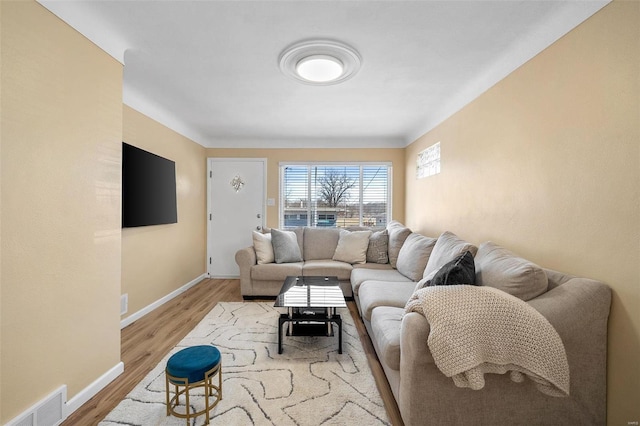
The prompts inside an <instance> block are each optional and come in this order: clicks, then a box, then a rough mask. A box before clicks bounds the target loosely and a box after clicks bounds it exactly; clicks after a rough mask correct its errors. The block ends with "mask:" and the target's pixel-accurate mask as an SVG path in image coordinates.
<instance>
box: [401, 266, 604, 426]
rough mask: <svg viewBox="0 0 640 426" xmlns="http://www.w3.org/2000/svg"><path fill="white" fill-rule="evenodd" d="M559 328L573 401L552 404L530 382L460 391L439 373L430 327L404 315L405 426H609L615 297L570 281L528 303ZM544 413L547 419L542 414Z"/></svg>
mask: <svg viewBox="0 0 640 426" xmlns="http://www.w3.org/2000/svg"><path fill="white" fill-rule="evenodd" d="M527 303H529V304H530V305H531V306H532V307H533V308H535V309H536V310H537V311H538V312H540V313H541V314H542V315H543V316H544V317H545V318H546V319H547V320H548V321H549V322H550V323H551V325H553V327H554V328H555V329H556V331H557V332H558V334H559V335H560V338H561V339H562V342H563V344H564V347H565V351H566V354H567V360H568V362H569V370H570V371H569V374H570V385H571V388H570V396H569V397H568V398H553V397H549V396H547V395H544V394H543V393H541V392H539V391H538V390H537V389H536V388H535V386H533V385H532V384H531V383H518V384H516V383H513V382H511V380H510V379H509V378H508V377H507V376H506V375H497V374H488V375H486V376H485V380H486V386H485V388H483V389H482V390H481V391H473V390H470V389H463V388H457V387H456V386H455V385H454V384H453V381H452V380H451V379H450V378H447V377H446V376H445V375H444V374H442V373H441V372H440V370H438V368H437V366H436V365H435V362H434V360H433V357H432V355H431V351H430V350H429V347H428V346H427V339H428V337H429V333H430V331H431V327H430V325H429V323H428V321H427V320H426V318H425V317H424V316H422V315H420V314H418V313H415V312H412V313H409V314H406V315H405V316H404V318H403V320H402V325H401V335H400V389H399V401H398V406H399V408H400V412H401V413H402V418H403V421H404V423H405V425H407V426H411V425H420V424H432V425H448V424H461V423H463V422H468V421H470V419H473V420H475V421H477V422H478V424H509V423H520V424H531V425H534V424H553V423H554V422H557V424H605V423H606V389H607V386H606V373H607V368H606V366H607V323H608V318H609V310H610V305H611V290H610V289H609V287H608V286H607V285H605V284H603V283H601V282H598V281H594V280H590V279H585V278H570V279H569V280H567V281H566V282H564V283H562V284H560V285H558V286H557V287H555V288H553V289H551V290H549V291H548V292H546V293H543V294H542V295H540V296H538V297H537V298H535V299H532V300H530V301H529V302H527ZM541 413H544V414H541Z"/></svg>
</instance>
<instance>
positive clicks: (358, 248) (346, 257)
mask: <svg viewBox="0 0 640 426" xmlns="http://www.w3.org/2000/svg"><path fill="white" fill-rule="evenodd" d="M369 237H371V231H355V232H349V231H345V230H341V231H340V239H339V240H338V246H337V247H336V251H335V253H334V254H333V260H339V261H341V262H346V263H351V264H354V263H365V262H366V261H367V248H368V247H369Z"/></svg>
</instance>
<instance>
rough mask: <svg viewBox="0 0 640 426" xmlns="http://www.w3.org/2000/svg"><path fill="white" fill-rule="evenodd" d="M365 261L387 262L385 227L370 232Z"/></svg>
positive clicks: (386, 234) (387, 240)
mask: <svg viewBox="0 0 640 426" xmlns="http://www.w3.org/2000/svg"><path fill="white" fill-rule="evenodd" d="M367 262H370V263H389V232H388V231H387V230H386V229H383V230H381V231H376V232H374V233H373V234H371V237H370V238H369V247H368V248H367Z"/></svg>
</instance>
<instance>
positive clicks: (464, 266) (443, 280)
mask: <svg viewBox="0 0 640 426" xmlns="http://www.w3.org/2000/svg"><path fill="white" fill-rule="evenodd" d="M460 284H467V285H476V267H475V263H474V261H473V255H472V254H471V252H470V251H469V250H467V251H465V252H464V253H462V254H461V255H460V256H458V257H456V258H455V259H453V260H452V261H451V262H449V263H446V264H445V265H443V266H442V268H440V269H439V270H438V272H436V274H435V275H434V276H433V278H432V279H431V280H430V281H427V283H426V285H425V287H426V286H433V285H460Z"/></svg>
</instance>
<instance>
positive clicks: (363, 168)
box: [280, 163, 391, 228]
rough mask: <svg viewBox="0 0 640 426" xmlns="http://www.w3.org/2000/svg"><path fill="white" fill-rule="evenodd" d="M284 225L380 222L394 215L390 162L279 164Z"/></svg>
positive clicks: (340, 224)
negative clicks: (392, 210)
mask: <svg viewBox="0 0 640 426" xmlns="http://www.w3.org/2000/svg"><path fill="white" fill-rule="evenodd" d="M280 194H281V195H280V227H282V228H288V227H295V226H330V227H347V226H379V227H384V226H386V225H387V222H388V221H389V218H390V217H391V165H390V164H389V163H375V164H374V163H356V164H353V163H350V164H346V163H331V164H319V163H318V164H316V163H304V164H300V163H286V164H285V163H281V164H280Z"/></svg>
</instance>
